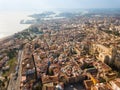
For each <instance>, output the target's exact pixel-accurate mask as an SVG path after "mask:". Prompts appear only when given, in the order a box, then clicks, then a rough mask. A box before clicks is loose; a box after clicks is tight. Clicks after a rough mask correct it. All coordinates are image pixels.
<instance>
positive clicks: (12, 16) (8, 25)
mask: <svg viewBox="0 0 120 90" xmlns="http://www.w3.org/2000/svg"><path fill="white" fill-rule="evenodd" d="M33 13H34V12H16V11H15V12H8V11H7V12H0V39H2V38H4V37H7V36H10V35H13V34H14V33H17V32H20V31H22V30H24V29H26V28H28V27H29V26H30V24H20V21H21V20H23V19H24V20H27V19H29V20H30V19H33V18H31V17H28V15H31V14H33Z"/></svg>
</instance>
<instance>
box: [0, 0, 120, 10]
mask: <svg viewBox="0 0 120 90" xmlns="http://www.w3.org/2000/svg"><path fill="white" fill-rule="evenodd" d="M58 8H59V9H60V8H63V9H64V8H65V9H74V8H120V0H0V11H14V10H17V11H19V10H21V11H25V10H39V9H45V10H49V9H58Z"/></svg>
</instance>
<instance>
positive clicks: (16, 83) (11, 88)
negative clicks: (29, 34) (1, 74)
mask: <svg viewBox="0 0 120 90" xmlns="http://www.w3.org/2000/svg"><path fill="white" fill-rule="evenodd" d="M22 56H23V51H22V50H19V52H18V66H17V67H18V68H17V69H16V73H17V74H18V76H17V75H15V74H11V77H10V82H9V85H8V89H7V90H20V81H21V70H22V66H21V63H22Z"/></svg>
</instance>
